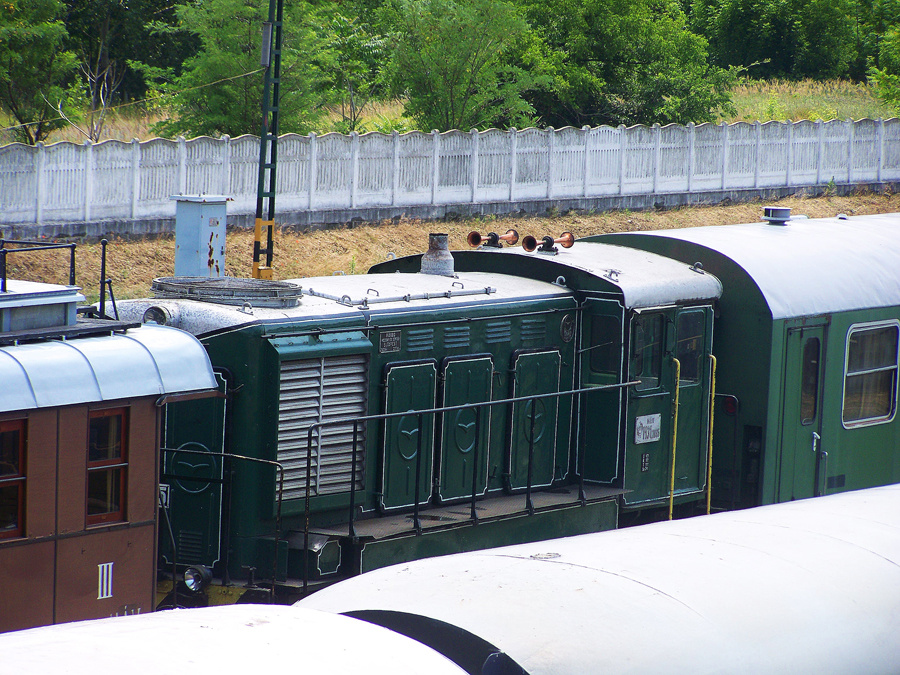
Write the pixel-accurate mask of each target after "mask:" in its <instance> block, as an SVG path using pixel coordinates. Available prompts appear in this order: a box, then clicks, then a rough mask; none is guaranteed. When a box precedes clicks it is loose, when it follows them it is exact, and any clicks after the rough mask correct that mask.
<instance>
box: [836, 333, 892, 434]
mask: <svg viewBox="0 0 900 675" xmlns="http://www.w3.org/2000/svg"><path fill="white" fill-rule="evenodd" d="M898 338H900V323H898V322H896V321H891V322H887V323H879V324H863V325H856V326H851V328H850V332H849V333H848V334H847V354H846V361H845V364H846V369H845V371H844V414H843V418H844V426H848V427H849V426H860V425H864V424H877V423H879V422H887V421H890V420H891V419H893V417H894V413H895V412H896V409H897V369H898V349H897V348H898V342H900V339H898Z"/></svg>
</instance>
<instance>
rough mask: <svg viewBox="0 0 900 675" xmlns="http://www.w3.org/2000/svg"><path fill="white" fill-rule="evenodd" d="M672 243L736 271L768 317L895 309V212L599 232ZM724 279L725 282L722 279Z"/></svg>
mask: <svg viewBox="0 0 900 675" xmlns="http://www.w3.org/2000/svg"><path fill="white" fill-rule="evenodd" d="M606 237H610V238H612V239H614V240H615V241H616V242H617V243H622V244H624V245H628V240H629V239H633V238H635V237H652V238H659V239H663V240H665V239H669V240H678V241H681V242H686V243H688V244H691V245H693V246H694V247H695V248H696V250H697V255H702V252H703V251H704V250H705V251H712V252H715V253H717V254H720V255H722V256H724V257H726V258H728V259H730V260H731V261H733V262H734V263H735V264H737V265H738V266H740V267H741V268H742V269H743V270H744V271H745V272H746V273H747V275H748V276H749V277H750V278H751V279H752V281H753V282H754V283H755V284H756V285H757V286H758V287H759V290H760V292H761V293H762V295H763V297H764V298H765V301H766V303H767V304H768V306H769V309H770V310H771V312H772V318H774V319H782V318H788V317H795V316H798V317H799V316H811V315H817V314H826V313H831V312H840V311H847V310H852V309H865V308H873V307H890V306H896V305H900V213H891V214H883V215H873V216H854V217H851V218H816V219H796V220H790V221H788V223H787V225H785V226H779V225H770V224H768V223H751V224H747V225H721V226H713V227H693V228H686V229H679V230H660V231H654V232H636V233H622V234H615V235H602V237H601V238H606ZM726 281H727V280H726Z"/></svg>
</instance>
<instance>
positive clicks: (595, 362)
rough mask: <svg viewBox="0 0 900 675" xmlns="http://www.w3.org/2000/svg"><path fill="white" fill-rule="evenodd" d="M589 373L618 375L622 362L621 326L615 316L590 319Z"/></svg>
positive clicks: (599, 316) (595, 316)
mask: <svg viewBox="0 0 900 675" xmlns="http://www.w3.org/2000/svg"><path fill="white" fill-rule="evenodd" d="M589 349H590V352H591V357H590V366H591V371H592V372H594V373H600V374H603V375H614V376H616V377H618V375H619V364H620V362H621V361H622V324H621V323H620V322H619V317H617V316H604V315H594V316H592V317H591V346H590V348H589Z"/></svg>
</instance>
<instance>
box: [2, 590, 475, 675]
mask: <svg viewBox="0 0 900 675" xmlns="http://www.w3.org/2000/svg"><path fill="white" fill-rule="evenodd" d="M0 651H2V652H3V660H2V665H0V671H2V672H3V673H16V675H46V674H47V673H65V674H66V675H96V674H97V673H120V674H121V675H161V674H165V675H223V674H224V673H242V674H245V675H246V674H247V673H307V672H310V673H339V674H341V675H344V674H346V675H351V674H352V675H356V674H357V673H366V674H367V675H395V674H397V673H404V674H406V673H411V674H416V675H460V674H461V673H464V671H462V670H460V668H459V667H457V666H456V665H454V664H453V663H452V662H451V661H449V660H448V659H446V658H444V657H443V656H441V655H440V654H438V653H437V652H435V651H433V650H431V649H429V648H428V647H425V646H424V645H421V644H419V643H418V642H416V641H415V640H411V639H410V638H408V637H406V636H404V635H399V634H397V633H394V632H392V631H389V630H387V629H384V628H381V627H380V626H374V625H372V624H370V623H366V622H364V621H357V620H355V619H351V618H348V617H345V616H335V615H333V614H327V613H325V612H314V611H312V610H306V609H300V608H297V607H284V606H277V605H227V606H224V607H207V608H203V609H173V610H166V611H163V612H154V613H152V614H141V615H137V616H119V617H113V618H109V619H96V620H94V621H79V622H77V623H66V624H60V625H57V626H46V627H44V628H33V629H30V630H24V631H18V632H13V633H5V634H3V635H0Z"/></svg>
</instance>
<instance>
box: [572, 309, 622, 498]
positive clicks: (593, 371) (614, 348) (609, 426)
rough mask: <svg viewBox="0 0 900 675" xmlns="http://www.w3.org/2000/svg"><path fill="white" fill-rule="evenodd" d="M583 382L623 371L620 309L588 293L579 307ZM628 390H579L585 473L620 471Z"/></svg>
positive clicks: (592, 476) (603, 475)
mask: <svg viewBox="0 0 900 675" xmlns="http://www.w3.org/2000/svg"><path fill="white" fill-rule="evenodd" d="M582 317H583V319H582V321H583V322H582V331H581V346H580V349H579V353H580V354H581V387H592V386H598V387H599V386H602V385H609V384H617V383H619V382H621V381H622V380H621V377H622V361H623V354H622V345H623V330H624V309H623V308H622V305H620V304H619V303H618V302H616V301H613V300H600V299H596V298H589V299H587V300H586V301H585V304H584V310H583V312H582ZM625 395H626V393H625V392H624V391H623V390H622V389H606V390H600V391H597V392H596V393H594V392H589V393H586V394H582V396H581V405H580V410H581V434H580V444H581V447H580V452H579V462H580V463H581V464H582V466H583V467H584V479H585V480H588V481H595V482H598V483H611V482H612V481H613V480H614V479H616V478H617V477H618V475H619V442H620V419H621V415H620V411H621V409H622V403H623V401H624V400H625V399H624V396H625Z"/></svg>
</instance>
